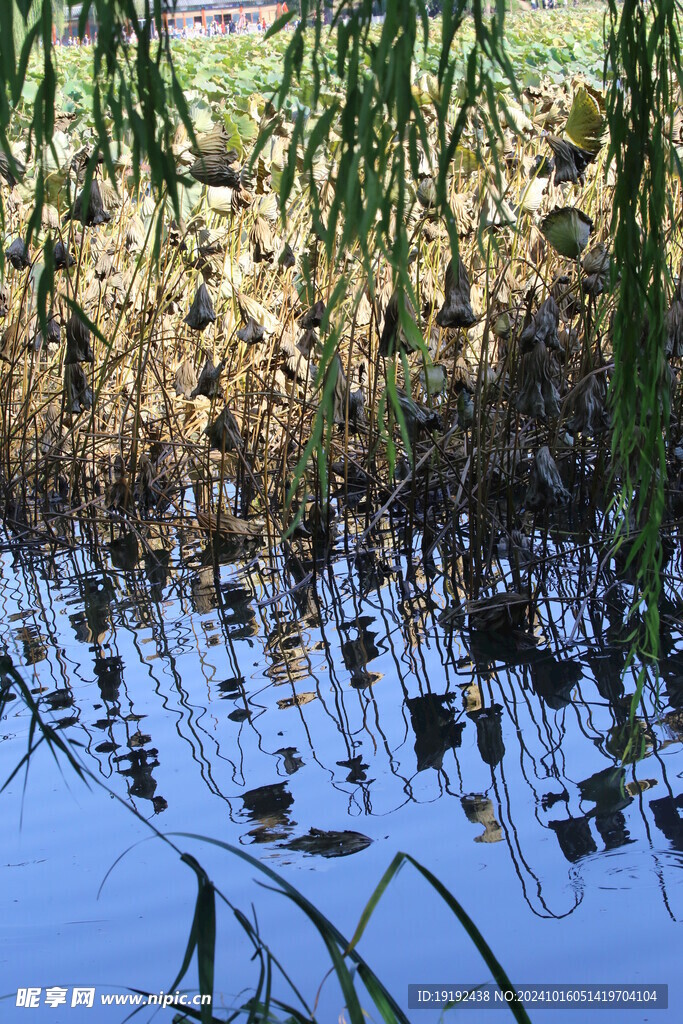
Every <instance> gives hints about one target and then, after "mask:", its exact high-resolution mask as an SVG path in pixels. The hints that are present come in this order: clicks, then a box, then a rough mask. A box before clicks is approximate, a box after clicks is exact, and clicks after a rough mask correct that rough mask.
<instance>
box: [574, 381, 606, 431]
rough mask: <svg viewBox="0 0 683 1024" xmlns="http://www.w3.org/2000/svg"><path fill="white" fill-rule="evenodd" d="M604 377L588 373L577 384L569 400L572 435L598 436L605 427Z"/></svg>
mask: <svg viewBox="0 0 683 1024" xmlns="http://www.w3.org/2000/svg"><path fill="white" fill-rule="evenodd" d="M605 391H606V389H605V375H604V374H603V373H600V374H595V373H590V374H588V376H587V377H584V379H583V380H582V381H581V382H580V383H579V384H577V386H576V388H575V389H574V391H573V392H572V396H571V399H570V409H571V411H572V417H571V419H570V420H569V422H568V423H567V429H568V430H569V431H571V433H572V434H580V433H583V434H591V435H593V434H598V433H599V432H600V431H601V430H603V429H604V427H605V420H606V416H605Z"/></svg>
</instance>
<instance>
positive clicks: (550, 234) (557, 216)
mask: <svg viewBox="0 0 683 1024" xmlns="http://www.w3.org/2000/svg"><path fill="white" fill-rule="evenodd" d="M592 230H593V221H592V220H591V219H590V217H588V216H586V214H585V213H583V211H582V210H577V209H576V207H574V206H565V207H564V208H563V209H560V210H553V211H552V212H551V213H549V214H548V216H547V217H544V218H543V220H542V222H541V231H542V233H543V235H544V236H545V237H546V238H547V239H548V241H549V242H550V244H551V245H552V247H553V249H554V250H555V252H558V253H559V254H560V256H568V257H572V258H575V257H577V256H580V255H581V253H582V252H583V250H584V249H585V248H586V246H587V244H588V239H589V237H590V233H591V231H592Z"/></svg>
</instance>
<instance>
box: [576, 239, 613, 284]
mask: <svg viewBox="0 0 683 1024" xmlns="http://www.w3.org/2000/svg"><path fill="white" fill-rule="evenodd" d="M581 266H582V267H583V272H584V278H583V287H584V290H585V291H586V292H587V293H588V294H589V295H600V294H601V293H602V292H603V291H604V290H605V287H606V286H607V284H608V283H609V274H610V255H609V252H608V251H607V249H606V248H605V246H604V245H603V243H602V242H598V244H597V245H594V246H593V248H592V249H589V251H588V252H587V253H586V255H585V256H584V257H583V259H582V260H581Z"/></svg>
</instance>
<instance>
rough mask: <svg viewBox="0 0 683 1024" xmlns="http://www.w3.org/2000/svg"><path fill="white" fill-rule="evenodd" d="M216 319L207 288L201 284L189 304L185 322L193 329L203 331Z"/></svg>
mask: <svg viewBox="0 0 683 1024" xmlns="http://www.w3.org/2000/svg"><path fill="white" fill-rule="evenodd" d="M215 319H216V314H215V312H214V308H213V303H212V302H211V296H210V295H209V289H208V288H207V287H206V285H205V284H201V285H200V286H199V288H198V289H197V292H196V295H195V297H194V300H193V302H192V305H191V306H190V312H189V313H188V314H187V316H186V317H185V323H186V324H187V326H188V327H191V328H192V330H193V331H204V330H206V328H207V327H208V326H209V324H212V323H213V322H214V320H215Z"/></svg>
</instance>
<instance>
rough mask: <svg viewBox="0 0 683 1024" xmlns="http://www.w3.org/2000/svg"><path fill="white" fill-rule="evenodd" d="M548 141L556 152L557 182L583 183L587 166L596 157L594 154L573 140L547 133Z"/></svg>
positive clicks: (555, 180)
mask: <svg viewBox="0 0 683 1024" xmlns="http://www.w3.org/2000/svg"><path fill="white" fill-rule="evenodd" d="M546 142H547V143H548V145H549V146H550V148H551V149H552V151H553V153H554V154H555V178H554V182H555V184H556V185H560V184H562V182H563V181H570V182H573V183H574V184H581V185H583V183H584V181H585V174H586V167H587V166H588V164H589V163H590V162H591V160H593V159H594V156H593V154H592V153H588V152H586V151H585V150H583V149H579V147H578V146H575V145H574V143H573V142H567V140H566V139H558V138H557V136H555V135H546Z"/></svg>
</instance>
